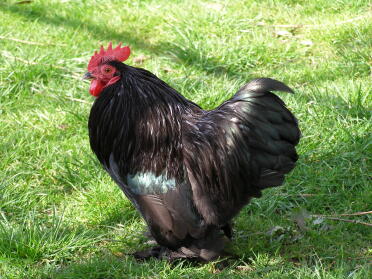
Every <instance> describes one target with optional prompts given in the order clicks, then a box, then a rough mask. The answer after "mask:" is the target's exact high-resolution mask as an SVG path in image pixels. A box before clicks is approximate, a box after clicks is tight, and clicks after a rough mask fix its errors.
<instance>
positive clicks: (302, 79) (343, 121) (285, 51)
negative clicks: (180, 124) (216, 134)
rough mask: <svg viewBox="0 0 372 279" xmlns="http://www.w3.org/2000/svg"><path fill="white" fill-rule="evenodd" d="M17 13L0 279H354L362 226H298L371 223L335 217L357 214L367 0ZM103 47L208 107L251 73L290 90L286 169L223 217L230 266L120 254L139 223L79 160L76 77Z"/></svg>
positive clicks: (365, 201)
mask: <svg viewBox="0 0 372 279" xmlns="http://www.w3.org/2000/svg"><path fill="white" fill-rule="evenodd" d="M30 2H31V3H25V4H17V3H16V1H15V0H14V1H13V0H12V1H10V0H5V1H2V2H1V3H0V18H1V22H2V24H1V25H0V36H1V37H0V44H1V47H0V69H1V71H0V88H1V90H0V158H1V160H0V169H1V172H0V278H2V279H3V278H4V279H5V278H6V279H10V278H12V279H13V278H14V279H15V278H65V279H67V278H74V279H76V278H92V279H93V278H95V279H98V278H211V277H212V276H213V277H215V278H361V279H362V278H369V276H370V274H371V260H372V245H371V243H372V231H371V227H368V226H365V225H361V224H355V223H348V222H343V221H339V220H330V219H327V218H319V217H311V216H310V215H316V214H318V215H319V214H323V215H333V216H334V217H336V218H343V219H352V220H359V221H362V222H366V223H372V216H371V214H369V215H368V214H367V215H361V216H346V217H345V216H344V217H340V216H338V214H345V213H353V212H362V211H369V210H372V208H371V200H372V191H371V188H372V186H371V176H370V173H371V162H370V157H371V154H372V150H371V139H372V137H371V123H372V122H371V103H372V96H371V88H372V86H371V85H372V82H371V77H372V76H371V62H372V57H371V53H372V39H371V35H372V33H371V30H372V17H371V13H370V12H371V2H370V1H369V0H355V1H349V0H339V1H331V0H315V1H308V2H307V3H306V4H305V2H304V1H295V0H281V1H272V0H265V1H254V0H245V1H233V0H230V1H209V2H207V1H203V2H201V1H196V0H190V1H181V0H180V1H164V0H158V1H128V2H127V1H125V3H124V2H123V1H118V0H116V1H115V0H112V1H109V0H106V1H98V0H97V1H88V0H87V1H57V0H54V1H46V0H39V1H36V0H35V1H30ZM283 24H284V25H288V24H289V25H299V26H294V27H291V28H289V27H280V26H279V25H283ZM302 25H303V26H302ZM279 31H286V32H279ZM17 40H23V41H17ZM109 41H113V42H114V43H118V42H119V41H122V42H124V43H126V44H129V45H131V47H132V51H133V53H132V56H131V58H130V59H129V60H128V64H131V65H137V66H140V67H144V68H146V69H148V70H150V71H152V72H153V73H155V74H156V75H158V76H159V77H160V78H162V79H164V80H165V81H167V82H168V83H170V84H171V85H172V86H173V87H175V88H176V89H178V90H179V91H180V92H181V93H182V94H183V95H185V96H186V97H187V98H190V99H192V100H193V101H195V102H197V103H199V104H200V105H201V106H203V107H204V108H207V109H210V108H213V107H215V106H217V105H218V104H220V103H221V102H222V101H224V100H226V99H227V98H229V97H230V96H231V95H232V94H234V92H235V91H236V90H237V89H238V88H239V87H240V86H242V85H243V84H244V83H245V82H247V81H248V80H250V79H252V78H254V77H259V76H267V77H272V78H276V79H279V80H282V81H284V82H286V83H287V84H289V85H290V86H291V87H292V88H294V89H295V91H296V94H295V95H294V96H289V95H286V94H280V96H281V97H282V98H283V99H284V100H285V101H286V102H287V104H288V106H289V107H290V108H291V110H292V111H293V112H294V113H295V114H296V116H297V117H298V119H299V120H300V125H301V129H302V132H303V138H302V140H301V143H300V145H299V153H300V156H301V157H300V160H299V163H298V166H297V168H296V169H295V170H294V171H293V172H292V173H291V174H290V175H289V176H288V179H287V181H286V184H285V185H284V186H283V187H280V188H276V189H270V190H267V191H265V193H264V196H263V197H262V198H260V199H255V200H253V201H252V203H251V204H249V205H248V206H247V207H246V208H245V209H244V210H243V211H242V213H241V214H240V215H239V217H238V218H237V219H236V228H235V238H234V241H233V242H232V244H231V247H230V249H231V250H232V251H233V252H234V253H236V254H237V255H238V256H239V259H238V260H234V261H231V262H230V265H229V267H227V268H225V269H223V270H220V269H219V263H218V262H214V263H209V264H205V265H196V266H195V265H191V264H189V263H187V262H181V263H179V264H177V265H170V264H168V263H167V262H165V261H149V262H145V263H138V262H136V261H134V260H133V258H132V257H130V256H127V255H126V253H130V252H133V251H135V250H136V249H139V248H142V247H144V244H143V243H144V242H145V239H144V237H143V236H142V233H141V232H142V230H143V229H144V224H143V222H142V220H141V218H140V217H139V215H138V214H137V212H136V211H135V210H134V208H133V207H132V205H131V204H130V202H129V201H128V200H127V199H125V198H124V196H123V194H122V193H121V192H120V190H119V189H118V187H117V186H116V185H114V183H113V182H112V181H111V180H110V179H109V177H108V175H106V174H105V172H104V171H103V170H102V168H101V167H100V166H99V164H98V163H97V160H96V159H95V157H94V156H93V154H92V152H91V151H90V148H89V144H88V136H87V117H88V114H89V110H90V107H91V103H92V101H93V99H92V98H91V97H90V96H89V94H88V84H87V83H84V82H83V81H82V80H80V76H82V74H83V73H84V71H85V69H86V66H87V62H88V61H89V58H90V56H91V55H92V53H93V51H94V50H96V49H97V48H98V46H99V45H100V44H101V43H103V44H105V45H106V44H107V43H108V42H109ZM135 57H137V59H133V58H135ZM139 57H142V58H141V59H138V58H139ZM136 61H137V62H136ZM141 61H142V62H141Z"/></svg>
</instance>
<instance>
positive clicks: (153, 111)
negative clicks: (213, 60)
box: [85, 43, 300, 261]
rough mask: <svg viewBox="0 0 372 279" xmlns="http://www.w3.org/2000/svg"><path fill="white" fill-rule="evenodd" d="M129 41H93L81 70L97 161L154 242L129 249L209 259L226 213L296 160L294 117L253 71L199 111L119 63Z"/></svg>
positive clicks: (276, 180) (272, 85)
mask: <svg viewBox="0 0 372 279" xmlns="http://www.w3.org/2000/svg"><path fill="white" fill-rule="evenodd" d="M129 53H130V50H129V47H123V48H122V47H121V44H120V45H118V46H117V47H116V48H115V49H112V45H111V43H110V44H109V46H108V49H107V50H105V49H104V48H103V47H101V50H100V52H99V53H97V52H96V53H95V55H94V56H92V58H91V61H90V62H89V66H88V73H87V74H86V75H85V77H86V78H88V79H91V86H90V93H91V94H92V95H94V96H96V97H97V99H96V101H95V103H94V105H93V107H92V110H91V112H90V117H89V137H90V144H91V147H92V149H93V151H94V153H95V154H96V155H97V157H98V159H99V161H100V162H101V164H102V165H103V166H104V168H105V169H106V171H107V172H108V173H109V174H110V176H111V177H112V179H113V180H114V181H115V182H116V183H117V184H118V185H119V186H120V188H121V189H122V190H123V191H124V193H125V195H126V196H127V197H128V198H129V199H130V200H131V201H132V202H133V204H134V206H135V207H136V208H137V210H138V211H139V212H140V213H141V214H142V216H143V218H144V219H145V221H146V223H147V225H148V227H149V230H150V233H151V235H152V237H153V238H154V239H155V240H156V242H157V243H158V244H159V245H160V246H159V247H155V248H152V249H150V250H147V251H144V252H138V253H136V254H135V255H136V256H137V257H140V258H141V257H144V258H146V257H150V256H154V257H158V258H170V259H173V258H179V257H181V258H182V257H184V258H196V259H199V260H205V261H209V260H213V259H215V258H217V257H218V256H220V255H223V248H224V237H223V236H222V232H224V233H225V235H226V236H228V237H229V238H230V237H231V225H230V222H231V219H232V218H233V217H234V216H235V215H237V213H238V212H239V211H240V210H241V209H242V207H243V206H244V205H246V204H247V203H248V202H249V200H250V199H251V198H252V197H260V196H261V191H262V190H263V189H265V188H268V187H273V186H279V185H281V184H282V183H283V181H284V175H285V174H287V173H288V172H290V171H291V170H292V169H293V168H294V166H295V162H296V161H297V158H298V156H297V153H296V150H295V146H296V145H297V143H298V141H299V138H300V131H299V128H298V124H297V120H296V118H295V117H294V116H293V114H292V113H291V112H290V111H289V110H288V109H287V108H286V106H285V104H284V102H283V101H282V100H281V99H280V98H279V97H277V96H276V95H274V94H273V93H271V92H270V91H274V90H278V91H286V92H292V90H291V89H290V88H289V87H287V86H286V85H285V84H283V83H281V82H279V81H276V80H273V79H269V78H259V79H255V80H253V81H251V82H249V83H248V84H246V85H244V86H243V87H242V88H241V89H240V90H239V91H238V92H237V93H236V94H235V95H234V96H233V97H232V98H231V99H230V100H227V101H226V102H224V103H223V104H222V105H220V106H219V107H218V108H216V109H214V110H211V111H205V110H203V109H201V108H200V107H199V106H198V105H197V104H195V103H193V102H191V101H189V100H187V99H185V98H184V97H183V96H182V95H180V94H179V93H178V92H177V91H176V90H175V89H173V88H172V87H170V86H169V85H168V84H166V83H165V82H164V81H162V80H160V79H159V78H157V77H156V76H155V75H153V74H152V73H150V72H148V71H146V70H144V69H139V68H134V67H131V66H128V65H126V64H123V63H122V61H124V60H126V59H127V58H128V56H129Z"/></svg>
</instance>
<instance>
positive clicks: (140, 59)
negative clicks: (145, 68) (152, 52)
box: [133, 54, 149, 64]
mask: <svg viewBox="0 0 372 279" xmlns="http://www.w3.org/2000/svg"><path fill="white" fill-rule="evenodd" d="M148 58H149V57H148V56H145V55H143V54H141V55H139V56H136V57H134V58H133V62H134V63H135V64H142V63H143V62H145V61H146V60H147V59H148Z"/></svg>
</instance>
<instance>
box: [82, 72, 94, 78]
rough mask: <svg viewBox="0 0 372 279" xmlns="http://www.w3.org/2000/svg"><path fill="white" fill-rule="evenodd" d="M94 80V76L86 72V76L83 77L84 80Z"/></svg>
mask: <svg viewBox="0 0 372 279" xmlns="http://www.w3.org/2000/svg"><path fill="white" fill-rule="evenodd" d="M92 78H93V76H92V74H91V73H89V72H86V73H85V75H84V76H83V79H92Z"/></svg>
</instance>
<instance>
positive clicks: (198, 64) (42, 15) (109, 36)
mask: <svg viewBox="0 0 372 279" xmlns="http://www.w3.org/2000/svg"><path fill="white" fill-rule="evenodd" d="M36 5H37V4H33V6H31V7H27V6H23V5H1V4H0V9H1V10H3V11H5V12H10V13H13V14H16V15H18V16H22V17H23V18H25V19H26V20H29V21H34V20H37V21H39V22H43V23H46V24H49V25H55V26H64V27H67V28H68V29H72V30H76V29H78V28H82V29H84V30H86V31H87V32H89V33H90V34H91V35H92V36H93V37H94V38H97V40H99V41H102V40H105V41H112V40H116V41H123V42H125V43H128V44H129V45H130V46H132V47H133V48H134V49H144V50H147V51H151V53H153V54H155V55H158V56H168V57H169V56H170V57H174V56H176V59H177V60H179V61H181V62H182V63H184V64H186V65H188V66H191V67H194V68H195V69H198V70H202V71H204V72H206V73H208V74H213V75H217V76H219V75H227V76H228V77H229V78H230V79H239V78H241V79H242V78H243V79H245V78H246V77H247V74H246V73H245V72H238V71H234V70H232V69H229V67H226V66H225V65H221V63H220V62H219V61H217V59H213V58H207V57H201V56H200V55H199V53H198V51H197V50H193V49H190V48H188V49H181V48H180V47H178V46H175V45H173V44H172V43H171V42H161V43H158V44H149V43H146V41H145V40H144V39H143V38H140V37H136V36H135V35H134V33H133V32H130V31H121V32H117V31H115V30H113V29H112V28H109V27H107V26H106V25H102V26H101V25H98V24H96V23H93V22H89V21H86V22H82V21H81V20H80V19H78V18H74V17H73V16H71V14H68V13H67V15H65V16H64V15H59V14H54V15H53V16H48V15H47V12H46V10H47V9H51V8H53V7H48V8H46V7H44V6H42V5H40V4H39V5H37V6H36ZM54 8H56V9H57V8H58V6H57V7H54ZM170 51H172V54H173V55H170V54H169V53H170Z"/></svg>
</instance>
